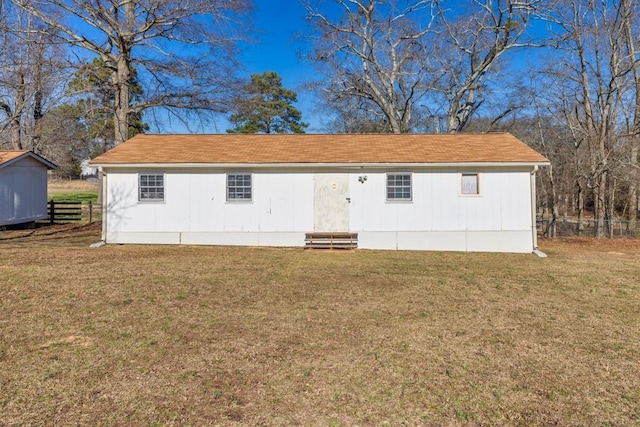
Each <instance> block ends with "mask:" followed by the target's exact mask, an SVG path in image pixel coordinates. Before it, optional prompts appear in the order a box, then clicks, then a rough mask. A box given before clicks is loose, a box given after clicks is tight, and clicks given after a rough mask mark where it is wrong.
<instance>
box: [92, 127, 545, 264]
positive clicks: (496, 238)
mask: <svg viewBox="0 0 640 427" xmlns="http://www.w3.org/2000/svg"><path fill="white" fill-rule="evenodd" d="M547 164H549V161H548V160H547V159H546V158H545V157H544V156H542V155H540V154H539V153H537V152H535V151H534V150H533V149H531V148H530V147H528V146H527V145H525V144H524V143H523V142H522V141H519V140H518V139H517V138H515V137H514V136H513V135H510V134H508V133H489V134H476V135H470V134H456V135H451V134H446V135H422V134H411V135H408V134H403V135H400V134H398V135H389V134H386V135H380V134H370V135H366V134H365V135H312V134H303V135H299V134H292V135H242V134H230V135H143V134H141V135H137V136H135V137H133V138H132V139H130V140H129V141H127V142H124V143H123V144H120V145H118V146H117V147H115V148H114V149H112V150H110V151H108V152H107V153H105V154H103V155H101V156H99V157H97V158H96V159H94V160H93V161H92V165H93V166H97V167H100V168H101V170H102V172H103V190H104V191H103V194H104V203H103V223H102V226H103V235H102V238H103V240H104V241H105V242H107V243H136V244H139V243H162V244H208V245H249V246H307V247H310V246H311V247H318V246H325V247H334V246H337V245H346V246H348V247H350V248H353V247H357V248H363V249H410V250H452V251H485V252H521V253H526V252H529V253H530V252H532V251H533V250H534V249H535V248H536V229H535V216H536V215H535V214H536V213H535V208H536V204H535V193H536V190H535V173H536V171H537V170H538V166H543V165H547Z"/></svg>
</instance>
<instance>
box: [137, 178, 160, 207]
mask: <svg viewBox="0 0 640 427" xmlns="http://www.w3.org/2000/svg"><path fill="white" fill-rule="evenodd" d="M138 201H149V202H161V201H164V174H162V173H145V174H142V173H141V174H140V175H138Z"/></svg>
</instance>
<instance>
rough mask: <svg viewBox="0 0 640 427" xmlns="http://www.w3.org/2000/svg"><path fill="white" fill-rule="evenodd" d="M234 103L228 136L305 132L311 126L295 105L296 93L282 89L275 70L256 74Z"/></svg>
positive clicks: (279, 78)
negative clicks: (232, 126)
mask: <svg viewBox="0 0 640 427" xmlns="http://www.w3.org/2000/svg"><path fill="white" fill-rule="evenodd" d="M243 89H244V93H243V95H241V96H240V97H239V99H238V100H237V101H236V103H235V108H234V112H233V114H231V116H230V117H229V121H230V122H231V123H232V124H233V125H234V126H235V127H234V128H233V129H227V132H229V133H304V128H306V127H307V126H309V125H308V124H307V123H304V122H302V121H301V120H302V113H301V112H300V110H298V109H297V108H295V107H294V106H293V105H292V104H293V103H294V102H296V101H297V99H298V97H297V95H296V93H295V92H294V91H292V90H290V89H285V88H284V87H282V78H281V77H280V76H279V75H278V74H277V73H275V72H273V71H267V72H265V73H262V74H253V75H252V76H251V81H250V82H249V83H247V84H246V85H245V86H244V88H243Z"/></svg>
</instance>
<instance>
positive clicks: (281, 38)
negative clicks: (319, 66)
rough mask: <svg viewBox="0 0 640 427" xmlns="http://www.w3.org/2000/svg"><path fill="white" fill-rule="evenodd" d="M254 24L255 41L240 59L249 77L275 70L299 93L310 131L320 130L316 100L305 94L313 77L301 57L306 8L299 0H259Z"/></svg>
mask: <svg viewBox="0 0 640 427" xmlns="http://www.w3.org/2000/svg"><path fill="white" fill-rule="evenodd" d="M255 6H256V10H255V12H254V15H253V17H254V25H255V28H256V34H255V36H256V43H255V44H252V45H248V46H247V48H246V49H244V50H243V52H242V57H241V61H242V62H243V63H244V65H245V67H246V70H245V72H246V75H247V77H248V76H249V75H251V74H254V73H263V72H265V71H275V72H276V73H278V74H279V75H280V76H281V77H282V85H283V86H284V87H286V88H287V89H292V90H295V91H296V92H297V94H298V103H297V104H296V107H297V108H298V109H300V110H301V111H302V118H303V120H304V121H305V122H307V123H309V124H310V126H309V128H308V129H307V132H308V133H314V132H315V133H317V132H320V131H321V129H320V128H319V127H320V126H321V117H319V116H318V114H317V112H314V111H313V109H314V106H313V100H312V97H311V95H310V94H308V93H305V91H304V89H303V87H302V86H303V85H304V84H305V83H307V82H309V81H311V80H313V73H314V70H313V67H312V66H311V65H310V64H308V63H305V61H304V60H303V59H301V58H299V54H300V52H301V51H302V50H303V48H304V47H305V42H306V41H305V39H304V37H300V36H301V35H302V34H303V33H304V31H305V29H307V27H306V19H305V16H306V11H305V9H304V7H303V6H302V4H300V2H299V1H297V0H257V1H256V2H255Z"/></svg>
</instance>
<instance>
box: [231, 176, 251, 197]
mask: <svg viewBox="0 0 640 427" xmlns="http://www.w3.org/2000/svg"><path fill="white" fill-rule="evenodd" d="M251 198H252V186H251V174H249V173H243V174H237V173H236V174H227V201H236V200H238V201H243V200H244V201H251Z"/></svg>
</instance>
